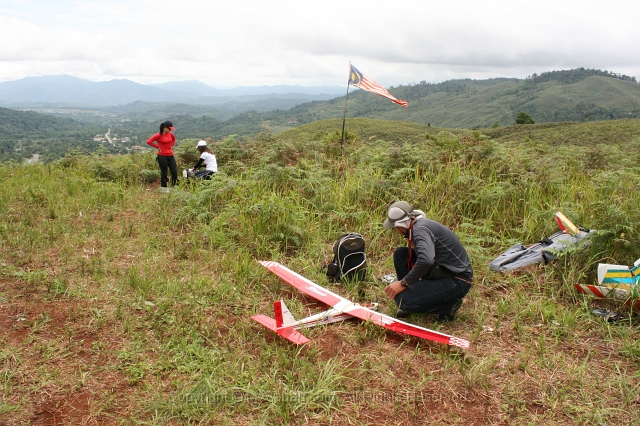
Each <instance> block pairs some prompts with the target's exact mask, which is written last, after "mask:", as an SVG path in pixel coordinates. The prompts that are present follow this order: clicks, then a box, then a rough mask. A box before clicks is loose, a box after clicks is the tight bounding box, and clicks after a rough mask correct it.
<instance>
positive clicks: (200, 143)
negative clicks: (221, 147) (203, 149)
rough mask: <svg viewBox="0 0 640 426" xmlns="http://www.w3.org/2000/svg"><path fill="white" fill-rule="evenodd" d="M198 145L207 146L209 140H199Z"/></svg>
mask: <svg viewBox="0 0 640 426" xmlns="http://www.w3.org/2000/svg"><path fill="white" fill-rule="evenodd" d="M198 146H207V141H200V142H198Z"/></svg>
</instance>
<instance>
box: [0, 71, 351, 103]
mask: <svg viewBox="0 0 640 426" xmlns="http://www.w3.org/2000/svg"><path fill="white" fill-rule="evenodd" d="M344 91H345V88H344V87H338V86H316V87H303V86H258V87H237V88H234V89H216V88H213V87H211V86H208V85H206V84H204V83H202V82H200V81H195V80H191V81H181V82H170V83H162V84H153V85H145V84H139V83H135V82H133V81H130V80H110V81H101V82H94V81H88V80H83V79H80V78H76V77H72V76H69V75H55V76H42V77H26V78H22V79H20V80H14V81H7V82H3V83H0V106H4V107H10V108H28V107H76V108H78V107H79V108H96V107H99V108H103V107H109V106H116V105H125V104H129V103H132V102H136V101H142V102H154V103H167V102H168V103H189V104H194V105H219V104H223V103H226V102H231V101H236V102H252V101H256V100H258V99H268V98H276V99H289V100H291V99H295V100H296V101H297V103H301V102H307V101H311V100H326V99H331V98H333V97H335V96H339V95H340V94H342V93H344ZM291 104H292V102H289V103H288V105H289V107H291V106H292V105H291Z"/></svg>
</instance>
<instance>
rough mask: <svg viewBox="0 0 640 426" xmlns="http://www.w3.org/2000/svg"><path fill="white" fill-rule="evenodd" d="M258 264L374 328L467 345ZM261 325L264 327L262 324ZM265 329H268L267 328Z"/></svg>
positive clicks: (278, 268) (281, 268) (290, 273)
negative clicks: (379, 327)
mask: <svg viewBox="0 0 640 426" xmlns="http://www.w3.org/2000/svg"><path fill="white" fill-rule="evenodd" d="M260 264H261V265H262V266H264V267H265V268H267V269H268V270H270V271H271V272H273V273H274V274H276V275H277V276H279V277H280V278H282V279H283V280H284V281H286V282H287V283H289V284H291V285H292V286H293V287H295V288H297V289H298V290H300V291H301V292H303V293H304V294H306V295H308V296H311V297H313V298H314V299H317V300H319V301H321V302H323V303H326V304H327V305H329V306H333V307H334V308H335V309H336V310H338V311H340V312H344V313H346V314H349V315H351V316H354V317H356V318H360V319H361V320H364V321H371V322H373V323H374V324H376V325H379V326H381V327H384V328H386V329H388V330H392V331H395V332H397V333H403V334H408V335H411V336H415V337H420V338H423V339H427V340H432V341H434V342H440V343H445V344H447V345H453V346H458V347H461V348H464V349H467V348H468V347H469V342H468V341H467V340H464V339H460V338H457V337H455V336H449V335H447V334H444V333H439V332H437V331H433V330H429V329H428V328H423V327H418V326H416V325H413V324H409V323H406V322H403V321H399V320H397V319H395V318H392V317H390V316H388V315H384V314H381V313H379V312H376V311H372V310H371V309H368V308H365V307H364V306H361V305H358V304H356V303H353V302H351V301H350V300H348V299H346V298H344V297H342V296H339V295H337V294H335V293H333V292H331V291H329V290H327V289H325V288H324V287H321V286H319V285H318V284H316V283H314V282H313V281H311V280H309V279H307V278H305V277H303V276H302V275H300V274H297V273H295V272H293V271H292V270H290V269H289V268H287V267H286V266H283V265H281V264H279V263H278V262H269V261H260ZM263 325H265V326H267V325H266V324H263ZM267 328H270V327H269V326H267ZM272 329H273V328H272ZM290 340H291V339H290Z"/></svg>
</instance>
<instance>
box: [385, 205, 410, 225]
mask: <svg viewBox="0 0 640 426" xmlns="http://www.w3.org/2000/svg"><path fill="white" fill-rule="evenodd" d="M412 213H413V207H411V204H409V203H407V202H406V201H396V202H395V203H393V204H391V206H389V210H388V211H387V219H386V220H385V221H384V223H383V224H382V226H384V227H385V229H393V228H395V224H396V222H398V221H400V220H402V219H406V218H407V217H408V216H409V215H410V214H412Z"/></svg>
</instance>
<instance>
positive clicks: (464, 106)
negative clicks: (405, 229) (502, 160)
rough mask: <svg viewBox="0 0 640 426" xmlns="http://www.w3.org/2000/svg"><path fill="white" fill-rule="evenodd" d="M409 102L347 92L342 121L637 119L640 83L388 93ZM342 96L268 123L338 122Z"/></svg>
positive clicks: (590, 74)
mask: <svg viewBox="0 0 640 426" xmlns="http://www.w3.org/2000/svg"><path fill="white" fill-rule="evenodd" d="M389 91H390V92H391V93H392V94H393V95H394V96H395V97H397V98H400V99H405V100H407V101H409V108H408V109H405V108H401V107H399V106H398V105H395V104H393V103H391V102H389V101H388V100H387V99H384V98H382V97H380V96H377V95H374V94H372V93H368V92H365V91H362V90H355V91H352V92H351V93H349V102H348V109H347V117H348V118H354V117H367V118H377V119H385V120H398V121H412V122H415V123H422V124H431V125H436V126H440V127H449V128H455V127H462V128H485V127H490V126H492V125H493V124H494V123H498V125H502V126H504V125H511V124H514V120H515V116H516V115H517V114H518V112H520V111H524V112H526V113H528V114H529V115H531V116H532V117H533V119H534V120H535V121H536V122H537V123H546V122H553V121H574V122H576V121H594V120H611V119H621V118H638V117H640V84H638V83H637V82H636V81H635V78H633V77H628V76H619V75H617V74H613V73H607V72H605V71H600V70H585V69H576V70H568V71H552V72H549V73H543V74H541V75H540V76H537V75H534V76H532V77H530V78H528V79H524V80H522V79H507V78H497V79H488V80H469V79H466V80H449V81H445V82H443V83H438V84H429V83H426V82H421V83H418V84H412V85H407V86H400V87H396V88H391V89H390V90H389ZM344 104H345V98H344V96H343V97H341V98H336V99H331V100H328V101H324V102H310V103H306V104H302V105H298V106H296V107H294V108H292V109H291V110H289V111H286V112H281V113H280V114H279V117H278V116H274V115H273V114H268V115H269V117H270V119H272V120H278V119H280V120H282V119H284V118H285V117H286V119H287V120H292V119H295V120H296V121H297V122H298V123H300V124H303V123H309V122H312V121H315V120H322V119H329V118H338V117H342V114H343V109H344Z"/></svg>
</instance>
